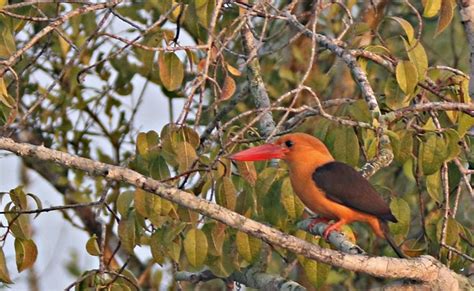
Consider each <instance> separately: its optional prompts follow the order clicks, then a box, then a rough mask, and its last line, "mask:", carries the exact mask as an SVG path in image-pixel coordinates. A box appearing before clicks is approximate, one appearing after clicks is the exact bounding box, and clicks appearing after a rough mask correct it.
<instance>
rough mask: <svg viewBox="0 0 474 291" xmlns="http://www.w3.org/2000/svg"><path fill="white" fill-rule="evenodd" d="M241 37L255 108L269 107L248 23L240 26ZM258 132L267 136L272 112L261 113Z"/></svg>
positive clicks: (269, 131)
mask: <svg viewBox="0 0 474 291" xmlns="http://www.w3.org/2000/svg"><path fill="white" fill-rule="evenodd" d="M241 32H242V39H243V45H244V49H245V53H246V55H247V57H248V60H247V62H248V67H247V71H248V76H247V78H248V80H249V86H250V93H252V95H253V96H254V103H255V107H257V109H260V108H270V107H271V103H270V98H269V97H268V93H267V89H266V88H265V83H264V82H263V78H262V74H261V71H260V62H259V61H258V58H257V47H256V46H255V39H254V37H253V34H252V32H251V31H250V28H249V27H248V25H244V26H243V27H242V31H241ZM259 129H260V133H261V134H262V135H263V136H265V137H267V136H269V135H270V134H271V133H272V132H273V130H274V129H275V121H274V120H273V117H272V112H271V111H268V112H266V113H265V114H263V115H262V117H261V118H260V122H259Z"/></svg>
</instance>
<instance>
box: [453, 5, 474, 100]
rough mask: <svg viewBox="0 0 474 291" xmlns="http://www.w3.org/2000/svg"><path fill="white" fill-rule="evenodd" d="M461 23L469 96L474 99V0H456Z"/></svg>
mask: <svg viewBox="0 0 474 291" xmlns="http://www.w3.org/2000/svg"><path fill="white" fill-rule="evenodd" d="M457 2H458V5H459V12H460V14H461V20H462V24H463V25H464V31H465V32H466V36H467V41H468V43H469V51H470V54H469V56H470V57H469V63H470V68H471V69H470V73H469V76H470V79H469V96H471V99H474V59H473V58H474V0H458V1H457Z"/></svg>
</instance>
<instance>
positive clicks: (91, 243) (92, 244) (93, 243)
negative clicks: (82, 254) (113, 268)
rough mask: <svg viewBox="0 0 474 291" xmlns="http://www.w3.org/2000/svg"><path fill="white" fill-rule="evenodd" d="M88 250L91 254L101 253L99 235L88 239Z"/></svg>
mask: <svg viewBox="0 0 474 291" xmlns="http://www.w3.org/2000/svg"><path fill="white" fill-rule="evenodd" d="M86 251H87V252H88V253H89V255H91V256H99V255H100V248H99V244H98V243H97V236H96V235H95V234H94V235H93V236H92V237H90V238H89V239H88V240H87V242H86Z"/></svg>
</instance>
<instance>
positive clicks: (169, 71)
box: [158, 52, 184, 91]
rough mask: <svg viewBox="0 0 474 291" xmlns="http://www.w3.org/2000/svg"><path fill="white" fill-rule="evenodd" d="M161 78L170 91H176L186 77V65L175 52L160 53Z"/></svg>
mask: <svg viewBox="0 0 474 291" xmlns="http://www.w3.org/2000/svg"><path fill="white" fill-rule="evenodd" d="M158 65H159V72H160V79H161V82H162V83H163V86H164V87H165V88H166V90H168V91H176V90H178V89H179V88H180V87H181V84H182V83H183V79H184V66H183V63H181V61H180V60H179V58H178V56H177V55H176V54H175V53H173V52H163V53H160V55H159V57H158Z"/></svg>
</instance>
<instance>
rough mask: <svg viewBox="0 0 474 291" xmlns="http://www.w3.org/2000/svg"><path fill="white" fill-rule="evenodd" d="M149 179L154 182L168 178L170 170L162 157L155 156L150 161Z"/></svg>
mask: <svg viewBox="0 0 474 291" xmlns="http://www.w3.org/2000/svg"><path fill="white" fill-rule="evenodd" d="M149 165H150V177H152V178H153V179H156V180H163V179H166V178H169V177H170V170H169V168H168V165H167V164H166V161H165V159H164V158H163V157H162V156H157V157H155V158H154V159H152V160H150V162H149Z"/></svg>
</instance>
